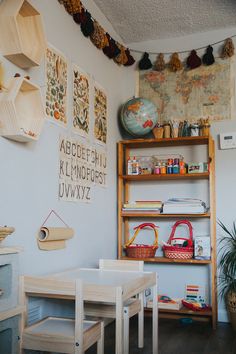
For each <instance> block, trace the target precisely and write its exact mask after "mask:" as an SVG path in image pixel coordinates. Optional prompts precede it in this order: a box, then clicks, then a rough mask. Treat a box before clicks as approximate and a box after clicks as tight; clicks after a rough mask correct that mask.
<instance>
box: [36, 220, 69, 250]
mask: <svg viewBox="0 0 236 354" xmlns="http://www.w3.org/2000/svg"><path fill="white" fill-rule="evenodd" d="M73 236H74V230H73V229H71V228H69V227H46V226H43V227H41V228H40V230H39V233H38V246H39V248H40V249H41V250H46V251H50V250H57V249H62V248H65V246H66V243H65V241H66V240H68V239H70V238H72V237H73Z"/></svg>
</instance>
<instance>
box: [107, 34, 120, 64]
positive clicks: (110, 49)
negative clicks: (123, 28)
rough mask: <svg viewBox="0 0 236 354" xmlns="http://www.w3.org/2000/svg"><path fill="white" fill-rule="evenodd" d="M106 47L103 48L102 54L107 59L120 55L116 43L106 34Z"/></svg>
mask: <svg viewBox="0 0 236 354" xmlns="http://www.w3.org/2000/svg"><path fill="white" fill-rule="evenodd" d="M106 36H107V39H108V45H107V46H106V47H105V48H103V53H104V54H105V55H106V56H107V57H108V58H109V59H112V58H114V57H116V56H117V55H119V54H120V49H119V48H118V46H117V44H116V42H115V41H114V39H113V38H111V36H110V35H109V34H108V33H107V34H106Z"/></svg>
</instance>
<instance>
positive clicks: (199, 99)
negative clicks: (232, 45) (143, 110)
mask: <svg viewBox="0 0 236 354" xmlns="http://www.w3.org/2000/svg"><path fill="white" fill-rule="evenodd" d="M233 68H234V62H233V60H232V59H226V60H222V59H218V60H217V61H216V62H215V64H213V65H211V66H203V65H202V66H200V67H199V68H197V69H194V70H186V69H184V70H181V71H179V72H177V73H173V72H171V71H169V70H168V69H165V70H164V71H162V72H158V71H145V72H142V71H141V72H140V75H139V96H140V97H143V98H147V99H149V100H151V101H152V102H153V103H154V104H155V105H156V106H157V111H158V114H159V117H160V120H161V122H164V121H169V120H181V121H183V120H188V121H190V122H194V121H197V120H199V119H201V118H203V119H206V118H209V120H210V121H220V120H227V119H231V118H232V112H233V108H234V86H235V85H234V75H233V73H234V70H233Z"/></svg>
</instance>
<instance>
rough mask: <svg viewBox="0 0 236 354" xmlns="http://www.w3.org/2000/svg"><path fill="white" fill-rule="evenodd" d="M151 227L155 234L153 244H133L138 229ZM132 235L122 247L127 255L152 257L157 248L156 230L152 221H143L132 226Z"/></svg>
mask: <svg viewBox="0 0 236 354" xmlns="http://www.w3.org/2000/svg"><path fill="white" fill-rule="evenodd" d="M146 227H151V228H152V229H153V231H154V234H155V239H154V242H153V245H142V244H133V242H134V240H135V239H136V237H137V235H138V233H139V231H140V230H142V229H144V228H146ZM134 230H135V233H134V236H133V237H132V238H131V239H130V240H129V241H128V242H127V243H126V244H125V246H124V249H125V251H126V254H127V256H128V257H131V258H152V257H154V256H155V253H156V250H157V248H158V231H157V226H156V225H154V224H152V223H144V224H141V225H139V226H136V227H135V228H134Z"/></svg>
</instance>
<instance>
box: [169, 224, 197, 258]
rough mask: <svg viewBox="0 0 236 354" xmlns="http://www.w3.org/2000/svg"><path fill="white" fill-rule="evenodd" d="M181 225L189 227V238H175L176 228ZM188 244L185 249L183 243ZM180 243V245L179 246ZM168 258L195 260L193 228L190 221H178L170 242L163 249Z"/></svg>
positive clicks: (173, 228) (174, 226)
mask: <svg viewBox="0 0 236 354" xmlns="http://www.w3.org/2000/svg"><path fill="white" fill-rule="evenodd" d="M179 225H187V226H188V229H189V238H184V237H175V231H176V228H177V227H178V226H179ZM184 242H185V243H187V245H186V246H185V247H184V246H183V245H182V246H181V243H182V244H183V243H184ZM178 243H179V244H178ZM162 249H163V252H164V255H165V257H166V258H172V259H191V258H193V227H192V225H191V223H190V222H189V221H188V220H178V221H176V223H175V224H174V225H173V227H172V231H171V234H170V237H169V240H168V241H167V243H166V244H164V245H163V247H162Z"/></svg>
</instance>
